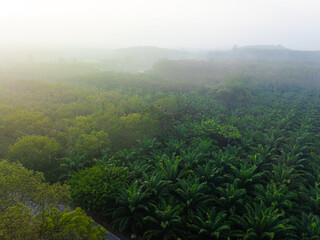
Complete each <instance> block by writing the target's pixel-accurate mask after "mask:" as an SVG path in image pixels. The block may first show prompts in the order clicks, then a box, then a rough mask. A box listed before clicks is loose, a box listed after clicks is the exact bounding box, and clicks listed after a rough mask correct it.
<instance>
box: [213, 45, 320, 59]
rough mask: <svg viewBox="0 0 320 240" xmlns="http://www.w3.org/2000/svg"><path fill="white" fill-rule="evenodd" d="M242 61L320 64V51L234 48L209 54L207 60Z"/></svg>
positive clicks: (274, 47)
mask: <svg viewBox="0 0 320 240" xmlns="http://www.w3.org/2000/svg"><path fill="white" fill-rule="evenodd" d="M217 59H242V60H268V61H282V62H283V61H284V62H309V63H320V51H297V50H290V49H288V48H285V47H283V46H281V45H255V46H245V47H234V48H233V49H232V50H229V51H210V52H207V60H217Z"/></svg>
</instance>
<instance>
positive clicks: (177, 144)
mask: <svg viewBox="0 0 320 240" xmlns="http://www.w3.org/2000/svg"><path fill="white" fill-rule="evenodd" d="M195 64H196V65H195ZM197 64H198V65H197ZM212 64H213V62H204V61H203V62H202V61H198V62H196V63H194V62H192V61H191V62H190V61H162V62H159V63H158V64H156V65H155V66H154V69H153V70H150V71H148V72H145V73H139V74H133V73H117V72H98V71H92V72H90V71H89V72H88V71H86V72H85V73H82V74H79V76H76V75H75V74H74V73H72V74H70V76H68V77H67V78H65V77H63V78H62V77H60V75H61V73H59V75H54V76H52V78H47V79H46V80H47V81H44V80H39V79H38V80H31V79H22V77H21V78H20V80H19V79H17V77H15V78H13V77H11V78H10V77H9V76H8V75H6V76H5V77H2V78H1V80H0V158H1V159H3V160H2V161H1V162H0V216H1V217H0V238H1V237H3V236H6V235H7V234H8V232H10V233H11V234H19V235H17V237H16V238H15V239H36V238H35V237H34V236H36V237H38V238H39V239H51V238H49V236H53V237H52V239H100V237H101V236H102V235H103V233H104V234H105V232H103V229H101V228H99V227H97V228H93V227H92V222H91V220H90V219H89V218H88V217H87V216H86V215H85V213H84V212H83V210H85V211H90V212H94V213H96V214H99V215H101V216H102V217H104V218H105V219H106V220H107V221H108V222H109V223H111V224H112V225H113V228H114V229H115V230H118V231H121V232H123V233H125V234H128V235H129V234H132V233H133V234H135V235H136V236H137V237H138V238H141V239H155V240H157V239H159V240H162V239H164V240H171V239H172V240H174V239H187V240H188V239H204V240H207V239H222V240H223V239H226V240H227V239H230V240H238V239H241V240H251V239H252V240H254V239H255V240H257V239H260V240H272V239H281V240H284V239H291V240H292V239H302V240H311V239H313V240H315V239H320V177H319V176H320V90H319V89H318V88H317V87H318V86H319V82H320V79H319V77H318V75H317V74H318V72H317V71H318V67H317V66H315V65H312V64H311V65H310V64H307V63H305V65H304V64H300V65H299V68H294V66H296V65H290V64H289V63H282V65H281V64H280V65H279V66H278V68H277V67H276V66H277V65H276V63H274V64H271V63H268V62H266V63H263V62H260V63H249V62H247V63H243V62H238V63H237V64H234V65H232V62H229V63H228V64H226V65H223V63H222V62H220V63H219V64H218V65H215V66H219V67H217V68H214V67H212ZM190 65H192V66H199V67H194V68H189V67H188V66H190ZM270 65H272V67H270ZM90 66H91V65H90ZM90 66H89V67H90ZM210 66H211V67H210ZM221 66H225V69H226V70H225V71H224V72H223V71H222V74H221V75H219V79H218V80H217V78H216V74H215V73H217V71H220V72H221ZM232 66H234V67H232ZM169 68H170V69H171V70H170V71H166V70H165V69H169ZM179 69H180V70H179ZM199 69H200V70H201V69H209V70H210V69H211V70H210V71H209V70H208V71H206V72H202V73H201V74H200V75H199V74H198V73H199V71H200V70H199ZM214 69H216V70H214ZM228 69H235V71H233V72H230V71H229V70H228ZM250 69H251V70H252V71H250ZM268 69H269V70H268ZM292 69H293V71H297V72H299V75H298V76H299V78H298V77H297V75H296V74H293V73H292V72H291V70H292ZM310 69H311V70H310ZM309 70H310V71H309ZM268 71H269V75H267V74H266V73H267V72H268ZM200 72H201V71H200ZM250 73H251V74H250ZM279 73H282V75H281V74H280V75H277V74H279ZM183 75H185V77H183ZM175 76H177V78H176V79H175ZM190 76H194V80H192V79H191V77H190ZM204 76H205V77H204ZM263 76H264V77H263ZM4 159H6V160H4ZM9 173H10V174H9ZM17 179H18V180H17ZM49 193H50V194H49ZM62 193H63V194H62ZM69 194H70V195H69ZM60 197H61V198H62V197H64V198H65V199H69V201H70V202H71V203H72V205H73V206H75V207H81V208H77V209H76V210H74V211H71V212H70V211H62V212H61V211H59V210H58V208H57V206H58V202H60V201H62V199H60ZM32 204H36V206H38V208H39V209H37V211H36V213H34V212H32V211H33V210H32V209H33V208H32V207H31V205H32ZM39 206H41V208H40V207H39ZM81 209H83V210H81ZM73 215H77V216H79V217H78V218H77V219H80V220H81V219H82V220H81V221H80V220H79V222H78V225H80V226H82V227H78V232H77V231H76V230H70V229H72V228H73V227H74V228H76V227H77V226H78V225H77V224H75V223H73V222H72V219H74V217H73ZM12 216H15V217H16V216H19V221H20V222H19V223H17V222H12V221H11V220H12V219H16V218H12ZM8 219H9V220H8ZM10 219H11V220H10ZM8 221H11V222H10V224H9V223H8ZM83 226H86V227H85V229H86V232H81V231H82V230H83V228H84V227H83ZM90 226H91V227H90ZM79 229H80V230H79ZM81 229H82V230H81ZM59 234H60V235H59ZM72 234H74V235H72ZM77 234H78V235H77ZM81 234H82V235H81ZM90 234H91V235H90ZM7 236H9V235H7ZM10 236H11V235H10ZM26 236H28V237H26ZM41 237H42V238H41ZM4 239H6V238H4ZM7 239H13V238H12V237H11V238H7Z"/></svg>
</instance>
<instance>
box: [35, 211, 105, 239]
mask: <svg viewBox="0 0 320 240" xmlns="http://www.w3.org/2000/svg"><path fill="white" fill-rule="evenodd" d="M38 218H39V222H38V226H37V227H38V228H39V232H40V236H41V238H44V239H48V240H55V239H61V240H69V239H74V240H81V239H88V240H91V239H92V240H104V239H107V231H106V230H105V229H104V228H102V227H101V226H94V225H93V223H94V221H93V219H92V218H91V217H88V216H87V215H86V213H85V212H84V211H83V210H82V209H81V208H76V209H75V210H73V211H69V209H66V210H64V211H63V212H61V211H59V210H58V209H57V208H51V209H49V210H48V211H45V212H43V213H40V214H39V215H38Z"/></svg>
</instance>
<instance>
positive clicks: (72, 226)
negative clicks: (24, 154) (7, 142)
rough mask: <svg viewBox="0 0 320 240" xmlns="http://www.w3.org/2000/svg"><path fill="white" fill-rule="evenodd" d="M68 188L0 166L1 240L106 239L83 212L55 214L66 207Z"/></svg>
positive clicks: (35, 174) (20, 169)
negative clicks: (61, 206)
mask: <svg viewBox="0 0 320 240" xmlns="http://www.w3.org/2000/svg"><path fill="white" fill-rule="evenodd" d="M68 190H69V188H68V186H66V185H63V186H61V184H59V183H56V184H53V185H51V184H48V183H46V182H44V177H43V174H42V173H39V172H34V171H32V170H28V169H26V168H25V167H23V166H22V165H21V164H19V163H8V162H7V161H1V162H0V237H1V239H8V240H9V239H10V240H11V239H17V240H19V239H21V240H23V239H30V240H31V239H65V240H69V239H79V240H80V239H88V240H89V239H97V240H98V239H105V236H106V234H107V232H106V231H105V229H103V228H102V227H100V226H97V227H96V226H93V220H92V219H91V218H90V217H88V216H87V215H86V214H85V212H84V211H83V210H81V209H80V208H77V209H76V210H74V211H71V212H70V211H69V210H68V209H65V210H64V211H60V210H58V208H57V207H58V206H59V205H60V204H61V203H66V200H67V198H68V197H69V194H68Z"/></svg>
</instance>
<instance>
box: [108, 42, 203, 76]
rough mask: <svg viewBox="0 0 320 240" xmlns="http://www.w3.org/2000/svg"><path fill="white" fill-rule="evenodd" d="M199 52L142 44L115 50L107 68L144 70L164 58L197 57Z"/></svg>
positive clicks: (109, 57)
mask: <svg viewBox="0 0 320 240" xmlns="http://www.w3.org/2000/svg"><path fill="white" fill-rule="evenodd" d="M197 58H199V54H198V53H192V52H187V51H181V50H174V49H165V48H158V47H150V46H142V47H129V48H121V49H116V50H114V51H113V52H112V53H111V54H110V55H109V56H108V58H107V59H106V61H105V63H106V68H108V67H109V68H111V69H106V70H116V71H144V70H146V69H149V68H151V67H152V65H153V64H154V63H155V62H157V61H159V60H163V59H167V60H179V59H197Z"/></svg>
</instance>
